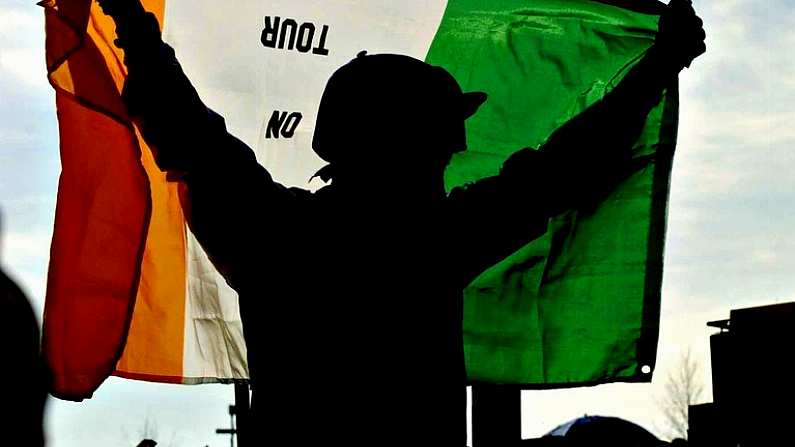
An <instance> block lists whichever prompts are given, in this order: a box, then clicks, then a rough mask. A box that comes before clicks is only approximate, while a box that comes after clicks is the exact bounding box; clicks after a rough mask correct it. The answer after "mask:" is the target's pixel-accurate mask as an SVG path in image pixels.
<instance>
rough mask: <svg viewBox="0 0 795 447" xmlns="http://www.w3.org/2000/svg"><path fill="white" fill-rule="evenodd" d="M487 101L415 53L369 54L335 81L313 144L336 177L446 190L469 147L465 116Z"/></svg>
mask: <svg viewBox="0 0 795 447" xmlns="http://www.w3.org/2000/svg"><path fill="white" fill-rule="evenodd" d="M485 100H486V94H485V93H481V92H473V93H463V92H462V91H461V87H460V86H459V85H458V83H457V82H456V80H455V79H454V78H453V77H452V75H450V73H448V72H447V71H446V70H444V69H443V68H441V67H436V66H433V65H429V64H427V63H425V62H423V61H420V60H417V59H414V58H411V57H409V56H403V55H396V54H375V55H366V54H365V53H364V52H362V53H360V54H359V56H357V57H356V58H355V59H354V60H352V61H350V62H349V63H347V64H345V65H343V66H342V67H341V68H339V69H338V70H337V71H336V72H335V73H334V74H333V75H332V76H331V78H330V79H329V81H328V84H327V85H326V89H325V91H324V92H323V97H322V99H321V101H320V107H319V109H318V116H317V123H316V126H315V134H314V138H313V141H312V148H313V149H314V150H315V152H316V153H317V154H318V155H319V156H320V157H321V158H322V159H324V160H325V161H327V162H329V167H327V168H324V170H321V172H320V173H319V175H321V176H323V177H326V178H328V177H330V178H331V179H332V180H333V181H334V182H337V181H339V182H345V183H347V184H353V185H360V186H362V187H367V186H371V185H372V184H373V182H377V183H378V184H379V185H381V187H380V188H381V191H382V192H386V193H388V192H389V191H390V190H394V191H395V192H399V193H400V194H401V195H410V196H431V195H434V194H443V193H444V170H445V167H446V166H447V164H448V163H449V161H450V158H451V157H452V155H453V154H454V153H456V152H460V151H463V150H466V134H465V130H464V120H466V119H467V118H468V117H470V116H472V115H473V114H474V113H475V112H476V111H477V109H478V107H479V106H480V105H481V104H482V103H483V102H484V101H485Z"/></svg>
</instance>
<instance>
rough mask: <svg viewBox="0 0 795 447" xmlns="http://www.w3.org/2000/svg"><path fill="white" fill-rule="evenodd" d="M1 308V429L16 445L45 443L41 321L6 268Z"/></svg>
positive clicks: (0, 281)
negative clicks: (40, 337)
mask: <svg viewBox="0 0 795 447" xmlns="http://www.w3.org/2000/svg"><path fill="white" fill-rule="evenodd" d="M0 235H2V232H0ZM0 248H2V247H0ZM0 254H1V253H0ZM0 259H2V258H0ZM0 309H3V313H2V315H3V322H2V324H0V340H2V356H3V362H2V365H3V366H2V371H0V383H2V384H3V388H4V391H3V393H2V399H0V402H2V405H3V409H4V410H3V415H2V417H0V432H2V437H3V439H4V440H6V441H8V440H9V439H10V440H16V443H12V444H13V445H24V446H31V447H41V446H43V445H44V434H43V431H42V419H43V416H44V402H45V400H46V397H47V392H46V385H45V381H44V379H45V377H44V363H43V361H42V359H41V351H40V339H39V324H38V322H37V320H36V315H35V314H34V312H33V308H31V306H30V302H29V301H28V298H27V297H26V296H25V294H24V293H23V292H22V290H21V289H20V288H19V287H18V286H17V285H16V284H15V283H14V281H12V280H11V278H9V277H8V276H6V274H5V272H3V270H2V268H0Z"/></svg>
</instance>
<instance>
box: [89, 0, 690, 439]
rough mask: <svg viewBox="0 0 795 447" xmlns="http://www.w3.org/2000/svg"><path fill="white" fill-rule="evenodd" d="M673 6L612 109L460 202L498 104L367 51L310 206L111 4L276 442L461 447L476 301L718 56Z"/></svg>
mask: <svg viewBox="0 0 795 447" xmlns="http://www.w3.org/2000/svg"><path fill="white" fill-rule="evenodd" d="M674 4H675V5H674V6H672V7H671V8H669V13H668V15H667V16H666V17H665V18H664V20H665V21H668V22H670V23H671V25H675V26H676V27H677V29H676V30H675V31H676V32H673V30H671V29H665V28H666V27H663V28H664V30H663V31H662V32H661V34H660V36H659V41H658V43H657V44H656V45H655V46H654V47H653V48H652V50H651V51H649V53H648V55H647V56H646V57H645V58H644V59H643V60H642V61H641V62H640V63H639V64H638V65H637V66H636V67H635V68H634V69H633V70H632V71H631V72H630V73H629V74H628V75H627V76H626V78H625V80H624V81H622V83H621V85H620V86H618V87H617V88H616V89H615V90H614V91H613V92H612V93H610V94H609V95H608V96H607V97H606V98H605V99H604V100H603V101H601V102H600V103H598V104H597V105H595V106H593V107H591V108H590V109H589V110H588V111H586V112H584V113H583V114H582V115H581V116H579V117H578V118H576V119H574V120H572V121H571V122H569V123H567V124H566V125H565V126H563V127H562V128H561V129H559V130H558V131H556V132H555V133H554V135H553V136H552V137H551V138H550V139H549V140H548V143H547V144H546V145H545V146H544V147H543V148H541V149H540V150H533V149H525V150H522V151H519V152H518V153H516V154H515V155H513V156H512V157H510V159H508V161H507V162H506V163H505V164H504V166H503V168H502V170H501V172H500V174H499V175H497V176H495V177H491V178H486V179H483V180H480V181H478V182H476V183H473V184H470V185H467V186H465V187H460V188H456V189H454V190H453V191H452V192H451V193H450V194H447V193H446V192H445V188H444V182H443V174H444V170H445V167H446V166H447V164H448V162H449V161H450V158H451V156H452V155H453V154H454V153H456V152H459V151H463V150H466V138H465V132H464V120H465V119H466V118H467V117H469V116H471V115H472V114H473V113H475V111H476V110H477V108H478V106H479V105H480V104H481V103H482V102H483V101H484V100H485V98H486V95H485V94H483V93H462V91H461V89H460V87H459V86H458V84H457V82H456V81H455V80H454V79H453V77H452V76H451V75H450V74H449V73H447V72H446V71H445V70H444V69H442V68H439V67H433V66H430V65H428V64H426V63H424V62H422V61H419V60H416V59H412V58H410V57H407V56H400V55H364V54H361V55H360V56H359V57H356V58H355V59H354V60H352V61H351V62H350V63H348V64H346V65H345V66H343V67H342V68H340V69H339V70H338V71H337V72H335V73H334V74H333V75H332V77H331V79H329V81H328V85H327V87H326V90H325V92H324V93H323V98H322V100H321V104H320V108H319V111H318V119H317V125H316V131H315V135H314V139H313V143H312V147H313V149H314V150H315V151H316V152H317V154H318V155H319V156H320V157H321V158H323V159H324V160H326V161H327V162H328V163H329V164H328V166H327V167H326V168H324V169H322V170H321V171H320V172H319V173H318V175H319V176H320V177H322V178H323V179H325V180H330V181H331V183H330V184H329V185H327V186H325V187H323V188H321V189H320V190H319V191H317V192H315V193H311V192H309V191H307V190H303V189H298V188H287V187H285V186H282V185H280V184H278V183H276V182H274V181H273V180H272V179H271V176H270V175H269V173H268V172H267V171H266V170H265V168H263V167H262V166H260V165H259V164H258V163H257V161H256V160H255V157H254V153H253V152H252V151H251V150H250V149H249V148H248V147H246V145H245V144H243V143H242V142H241V141H239V140H238V139H236V138H235V137H233V136H232V135H230V134H229V133H228V132H227V131H226V127H225V124H224V121H223V119H222V118H221V117H220V116H218V115H217V114H215V113H213V112H212V111H211V110H209V109H208V108H207V107H206V106H205V105H204V104H203V103H202V101H201V100H200V99H199V97H198V95H197V93H196V91H195V90H194V89H193V87H192V86H191V84H190V82H189V81H188V79H187V78H186V77H185V75H184V74H183V73H182V71H181V69H180V67H179V65H178V63H177V61H176V59H175V57H174V53H173V51H172V50H171V48H170V47H169V46H167V45H166V44H164V43H163V42H162V41H161V39H160V34H159V32H158V27H157V23H156V21H155V19H154V17H153V16H151V15H146V14H144V13H143V12H142V10H140V9H138V8H136V7H134V4H133V3H130V2H119V1H116V2H114V1H113V0H108V1H104V2H103V5H104V6H103V7H104V8H105V11H106V12H108V13H109V14H111V15H112V16H114V18H115V19H116V23H117V34H118V35H119V41H118V42H117V44H118V45H119V46H120V47H121V48H123V49H124V50H125V57H126V63H127V66H128V68H129V77H128V79H127V84H126V86H125V90H124V98H125V101H126V103H127V106H128V109H129V112H130V114H131V116H133V117H134V118H135V119H136V122H137V124H138V125H139V126H140V128H141V130H142V133H143V135H144V137H145V138H146V140H147V142H148V143H150V144H151V145H152V146H154V147H155V151H156V154H155V156H156V160H157V163H158V165H159V166H160V168H161V169H163V170H164V171H168V172H169V173H170V174H172V175H174V174H177V175H179V176H180V177H181V178H182V180H183V181H184V182H185V183H186V184H187V186H188V191H189V198H190V201H189V202H190V207H189V209H188V211H187V213H186V214H187V218H188V222H189V225H190V226H191V229H192V231H193V232H194V234H195V235H196V236H197V238H198V240H199V241H200V243H201V244H202V246H203V247H204V249H205V250H206V251H207V253H208V254H209V256H210V258H211V260H212V261H213V263H214V264H215V266H216V267H217V268H218V270H219V271H220V272H221V273H222V274H223V275H224V277H225V278H226V280H227V282H228V283H229V284H230V285H231V286H232V287H233V288H234V289H235V290H236V291H237V292H238V293H239V295H240V311H241V316H242V319H243V328H244V331H245V337H246V343H247V345H248V360H249V368H250V375H251V381H252V388H253V390H254V393H253V401H252V410H253V411H254V416H253V417H254V419H255V421H258V422H254V425H256V426H257V427H258V428H259V429H260V430H261V433H260V435H261V436H262V438H263V439H265V438H267V439H269V440H272V441H274V442H276V443H281V444H301V445H312V444H319V443H321V442H327V441H333V442H335V443H336V442H339V443H340V444H341V445H415V444H421V445H434V446H440V445H457V446H461V445H464V443H465V438H466V429H465V411H466V410H465V409H466V397H465V384H466V374H465V369H464V355H463V340H462V312H463V302H462V290H463V288H464V287H465V286H466V285H468V284H469V283H470V282H471V280H473V279H474V278H475V277H476V276H477V275H478V274H480V273H481V272H482V271H483V270H484V269H486V268H488V267H490V266H491V265H493V264H495V263H496V262H497V261H499V260H501V259H503V258H504V257H506V256H507V255H509V254H510V253H512V252H513V251H515V250H516V249H518V248H520V247H521V246H523V245H524V244H526V243H528V242H529V241H531V240H533V239H534V238H536V237H538V236H540V235H542V234H544V232H545V231H546V225H547V221H548V219H549V217H550V216H552V215H554V214H556V213H559V212H561V211H563V210H566V209H568V208H571V207H576V206H584V205H587V204H588V203H589V202H592V201H593V200H594V199H595V197H597V196H598V195H599V194H602V193H604V192H605V191H607V190H609V188H611V187H612V186H614V185H615V184H616V183H617V182H618V181H620V179H621V178H622V177H623V176H625V175H627V174H628V173H629V172H630V171H631V170H632V168H633V167H632V163H630V155H631V154H630V147H631V145H632V143H633V142H634V141H636V139H637V137H638V135H639V132H640V131H641V129H642V127H643V124H644V122H645V117H646V115H647V113H648V112H649V111H650V110H651V108H652V107H653V106H654V105H655V104H657V102H658V101H659V99H660V97H661V93H662V91H663V89H664V87H666V86H667V85H668V84H669V83H670V82H671V81H672V80H673V79H674V78H675V76H676V74H677V73H678V72H679V71H680V70H681V69H682V68H683V67H684V66H685V65H688V64H689V63H690V61H691V60H692V59H693V58H694V57H696V56H697V55H699V54H700V53H702V52H703V51H704V44H703V40H704V34H703V30H702V29H701V21H700V20H699V19H698V18H697V17H696V16H695V13H694V12H693V10H692V8H691V7H690V6H689V4H686V3H682V2H679V1H678V0H674ZM308 174H309V173H308ZM473 235H477V236H473Z"/></svg>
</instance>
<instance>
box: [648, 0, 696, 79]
mask: <svg viewBox="0 0 795 447" xmlns="http://www.w3.org/2000/svg"><path fill="white" fill-rule="evenodd" d="M705 38H706V33H705V32H704V22H703V21H702V20H701V19H700V18H699V17H698V16H697V15H696V11H695V10H694V9H693V5H692V3H691V2H690V0H671V2H670V3H669V4H668V6H667V7H666V8H665V12H664V13H663V14H662V16H660V22H659V31H658V33H657V39H656V41H655V47H656V48H657V49H658V51H659V53H660V55H661V56H662V57H663V59H664V61H665V63H666V64H667V65H668V67H669V68H671V69H672V70H675V71H676V72H679V71H680V70H682V69H683V68H685V67H689V66H690V64H691V63H692V62H693V59H695V58H697V57H698V56H700V55H702V54H704V52H705V51H706V50H707V46H706V44H705V43H704V39H705Z"/></svg>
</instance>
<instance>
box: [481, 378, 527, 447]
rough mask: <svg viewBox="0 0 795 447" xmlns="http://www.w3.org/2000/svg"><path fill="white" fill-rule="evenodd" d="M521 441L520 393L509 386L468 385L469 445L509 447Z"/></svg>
mask: <svg viewBox="0 0 795 447" xmlns="http://www.w3.org/2000/svg"><path fill="white" fill-rule="evenodd" d="M521 439H522V390H521V389H520V388H518V387H516V386H511V385H495V384H486V383H482V384H475V385H472V446H473V447H494V446H511V445H518V443H519V441H521Z"/></svg>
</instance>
